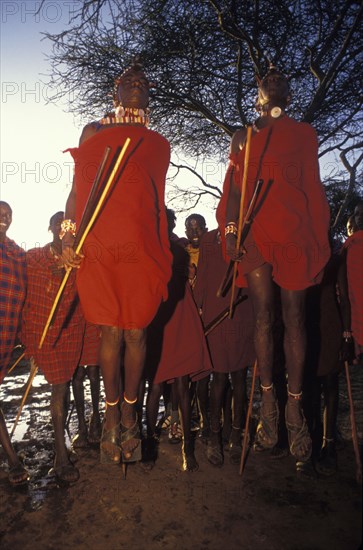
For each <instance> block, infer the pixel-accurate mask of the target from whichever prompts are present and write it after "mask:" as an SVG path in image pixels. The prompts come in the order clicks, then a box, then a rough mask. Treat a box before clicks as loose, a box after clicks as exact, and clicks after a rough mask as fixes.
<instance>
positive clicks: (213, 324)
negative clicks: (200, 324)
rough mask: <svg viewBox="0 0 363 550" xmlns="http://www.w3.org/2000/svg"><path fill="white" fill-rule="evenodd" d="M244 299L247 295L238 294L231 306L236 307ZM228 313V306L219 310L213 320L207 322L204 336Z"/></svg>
mask: <svg viewBox="0 0 363 550" xmlns="http://www.w3.org/2000/svg"><path fill="white" fill-rule="evenodd" d="M246 299H247V296H246V295H245V294H243V295H241V296H239V297H238V298H237V300H236V301H235V303H234V304H233V308H234V309H236V307H237V306H238V305H239V304H240V303H241V302H243V301H244V300H246ZM228 313H229V306H228V307H226V308H225V309H224V310H223V311H221V313H220V314H219V315H217V317H215V318H214V319H213V321H211V322H210V323H208V325H207V326H206V327H205V329H204V336H208V334H210V333H211V332H212V331H213V330H214V329H215V328H216V327H217V326H218V325H220V324H221V322H222V321H224V319H226V318H227V317H228Z"/></svg>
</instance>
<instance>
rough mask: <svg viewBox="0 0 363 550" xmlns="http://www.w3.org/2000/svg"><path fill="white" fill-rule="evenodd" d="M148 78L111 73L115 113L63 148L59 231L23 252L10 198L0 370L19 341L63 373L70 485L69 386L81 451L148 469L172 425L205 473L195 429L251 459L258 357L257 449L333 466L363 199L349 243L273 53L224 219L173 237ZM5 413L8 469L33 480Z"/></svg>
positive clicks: (62, 477)
mask: <svg viewBox="0 0 363 550" xmlns="http://www.w3.org/2000/svg"><path fill="white" fill-rule="evenodd" d="M149 87H150V84H149V81H148V79H147V77H146V75H145V73H144V71H143V68H142V66H141V65H139V64H138V63H134V64H133V65H132V66H131V67H129V68H128V69H126V70H125V72H124V73H123V74H122V75H121V76H120V77H119V78H118V79H117V80H116V82H115V89H114V106H115V109H114V111H113V112H112V113H108V114H107V115H106V116H104V117H103V118H102V119H101V120H98V121H95V122H92V123H90V124H88V125H87V126H85V128H84V129H83V131H82V134H81V137H80V141H79V146H78V147H77V148H73V149H69V152H70V153H71V155H72V157H73V159H74V162H75V174H74V180H73V185H72V189H71V192H70V194H69V197H68V199H67V202H66V205H65V210H64V211H63V210H62V211H59V212H56V213H55V214H53V215H52V217H51V218H50V221H49V230H50V232H51V234H52V236H53V238H52V241H51V242H50V243H49V244H47V245H45V246H44V247H41V248H34V249H31V250H28V251H27V252H25V251H24V250H22V249H21V248H20V247H19V246H17V244H16V243H15V242H14V241H12V240H11V239H9V238H8V237H7V236H6V233H7V231H8V229H9V227H10V224H11V221H12V210H11V207H10V205H9V204H7V203H6V202H4V201H0V246H1V266H0V272H1V281H0V318H1V333H0V357H1V359H0V382H2V381H3V379H4V377H5V376H6V374H7V372H8V369H9V368H10V367H11V354H12V350H13V348H14V346H15V345H16V344H18V343H19V342H20V343H21V344H22V345H23V346H24V348H25V355H26V357H27V358H28V359H29V360H30V362H31V364H32V368H33V369H40V371H41V372H42V373H43V375H44V376H45V378H46V380H47V382H48V383H49V384H50V386H51V398H50V413H51V419H52V425H53V430H54V446H55V459H54V465H53V470H54V473H55V475H56V476H57V478H58V479H59V481H61V482H66V483H73V482H76V481H77V480H78V478H79V476H80V472H79V470H78V469H77V467H76V466H75V464H73V462H72V459H71V457H70V452H69V449H68V448H67V445H66V439H65V427H66V417H67V411H68V407H69V390H70V387H72V389H73V395H74V400H75V406H76V412H77V418H78V426H79V429H78V433H77V435H76V437H75V438H74V440H73V442H72V445H73V447H74V448H75V449H77V448H82V447H87V446H88V445H89V444H93V445H95V444H97V445H99V448H100V461H101V463H102V464H104V465H105V466H106V467H108V466H114V465H118V464H120V463H121V464H124V465H125V464H127V463H129V462H137V461H141V462H142V464H143V465H144V467H145V468H147V469H150V468H152V467H154V465H155V463H156V461H157V456H158V446H159V444H160V430H161V429H167V430H168V440H169V441H170V443H177V444H178V443H181V453H182V468H183V470H184V471H196V470H197V469H198V460H197V456H196V452H195V445H194V443H195V439H196V434H198V435H199V437H200V438H201V440H202V442H203V443H205V452H206V456H207V459H208V461H209V463H210V464H211V465H212V466H216V467H221V466H222V465H223V463H224V460H225V458H226V457H227V456H228V457H229V460H230V461H231V463H233V464H239V463H240V459H241V452H242V441H243V438H244V437H245V436H246V434H245V426H246V416H247V401H248V398H247V372H248V369H249V368H250V369H254V370H255V372H256V373H257V376H258V379H259V383H260V390H261V405H260V413H259V414H260V416H259V421H258V424H257V428H256V431H255V433H254V434H247V435H248V436H249V435H251V437H252V443H253V449H254V451H255V452H263V451H269V452H271V453H272V454H273V455H274V456H277V457H278V456H284V455H286V453H291V454H292V455H293V456H294V458H295V459H296V465H297V469H298V470H302V469H304V468H306V467H309V466H311V465H312V464H313V465H314V467H316V469H317V470H319V472H321V473H322V474H323V475H332V474H334V472H335V471H336V469H337V456H336V439H337V414H338V395H339V392H338V389H339V373H340V372H341V369H342V365H343V364H344V361H349V362H352V361H353V360H355V361H357V362H361V361H362V353H363V318H362V315H363V308H362V304H363V295H362V288H363V287H362V284H361V283H362V275H363V254H362V252H363V202H359V203H358V204H357V205H356V207H355V209H354V213H353V214H352V216H351V217H350V220H349V229H348V235H349V236H348V238H347V240H346V241H345V243H344V244H343V245H339V244H337V243H333V242H332V239H331V238H330V235H329V225H330V210H329V206H328V202H327V199H326V196H325V193H324V188H323V185H322V183H321V181H320V177H319V166H318V142H317V136H316V133H315V131H314V130H313V128H312V127H311V126H310V125H309V124H306V123H300V122H297V121H295V120H293V119H292V118H290V117H289V116H288V115H287V113H286V110H287V108H288V104H289V101H290V96H291V92H290V89H289V85H288V80H287V78H286V77H285V76H284V75H283V74H282V73H281V72H280V71H279V70H277V69H276V68H274V67H271V68H270V69H269V70H268V72H267V74H266V76H265V77H264V78H263V79H262V80H260V81H258V99H257V103H256V108H257V111H258V118H257V120H256V121H255V123H254V124H253V126H249V127H247V128H242V129H240V130H238V131H237V132H236V133H235V134H234V136H233V137H232V141H231V148H230V158H229V166H228V169H227V172H226V176H225V181H224V185H223V192H222V196H221V199H220V202H219V205H218V208H217V212H216V217H217V224H216V228H213V229H212V230H211V231H208V228H207V227H206V222H205V219H204V218H203V216H201V215H200V214H197V213H193V214H191V215H189V216H188V217H187V219H186V220H185V233H186V237H183V238H180V237H178V236H177V235H176V234H175V233H174V231H173V230H174V228H175V222H176V217H175V213H174V211H173V210H171V209H168V208H166V206H165V199H164V195H165V179H166V174H167V170H168V166H169V160H170V145H169V143H168V141H167V140H166V139H165V138H164V137H163V136H161V135H160V134H159V133H157V132H155V131H153V130H150V129H149V128H148V124H149ZM126 143H129V146H128V149H126V153H125V155H124V157H123V159H122V161H121V164H120V165H119V166H118V168H117V171H116V173H115V181H114V183H113V185H112V186H111V188H110V190H109V191H108V194H107V196H106V199H105V201H104V202H103V204H102V207H101V208H100V211H99V213H98V216H97V217H96V219H95V221H94V222H93V224H92V225H91V226H90V228H89V231H88V233H87V236H86V238H85V240H84V243H83V246H82V248H81V249H80V250H78V249H77V238H78V237H79V235H78V231H80V228H81V227H82V223H83V221H84V216H85V213H86V212H88V210H89V209H90V208H91V210H92V209H93V210H94V209H95V207H96V205H97V202H94V203H92V202H90V197H97V199H94V200H99V197H100V195H101V191H102V189H101V188H100V185H101V184H99V188H98V189H97V188H96V193H95V194H94V193H93V191H94V189H95V188H94V182H96V183H97V177H98V175H97V174H98V173H97V167H98V166H101V165H102V163H104V173H107V174H111V173H112V170H113V169H114V160H113V159H114V158H115V154H116V153H117V152H118V151H119V149H120V148H121V147H122V146H123V145H124V144H126ZM107 150H109V151H111V157H112V155H113V159H111V157H110V155H108V154H107V155H106V153H105V152H106V151H107ZM257 183H258V185H259V187H258V189H257V186H256V185H257ZM77 250H78V251H77ZM65 277H66V278H67V283H66V285H65V286H64V290H63V293H62V296H61V298H60V299H59V301H58V302H57V307H56V308H55V312H54V317H53V320H52V322H51V323H50V325H49V328H48V330H47V332H46V334H45V337H44V329H45V326H46V324H47V319H48V315H49V313H50V311H51V310H52V307H53V306H54V304H55V299H56V296H57V293H58V289H59V287H60V285H61V283H62V281H63V280H64V278H65ZM222 281H223V283H224V284H223V288H221V282H222ZM42 337H44V341H43V342H42V345H40V342H41V339H42ZM86 376H88V378H89V381H90V387H91V399H92V414H91V417H90V419H89V422H88V421H87V419H86V417H85V403H84V379H85V377H86ZM101 384H102V385H103V389H104V394H105V413H104V415H103V418H101V415H100V411H99V401H100V388H101ZM145 393H146V394H147V395H146V427H144V426H143V425H142V422H141V420H142V412H143V411H142V409H143V404H144V396H145ZM322 395H323V398H324V416H323V430H321V429H320V426H321V419H320V415H321V405H320V399H321V396H322ZM161 398H163V400H164V405H165V415H164V418H163V419H162V422H158V415H159V408H160V400H161ZM0 412H1V414H0V442H1V445H2V447H3V450H4V452H5V454H6V457H7V460H8V464H9V481H10V483H11V484H13V485H19V484H23V483H26V482H27V481H28V479H29V473H28V472H27V470H26V468H25V466H24V465H23V464H22V462H21V461H20V459H19V458H18V456H17V454H16V452H15V450H14V447H13V445H12V443H11V438H10V436H9V432H8V429H7V426H6V422H5V418H4V415H3V413H2V411H1V409H0ZM315 445H316V446H317V450H315Z"/></svg>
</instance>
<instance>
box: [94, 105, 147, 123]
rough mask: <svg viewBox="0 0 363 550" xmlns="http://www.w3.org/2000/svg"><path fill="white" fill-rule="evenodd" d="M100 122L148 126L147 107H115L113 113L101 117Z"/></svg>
mask: <svg viewBox="0 0 363 550" xmlns="http://www.w3.org/2000/svg"><path fill="white" fill-rule="evenodd" d="M100 124H142V125H143V126H146V127H148V126H149V109H145V110H144V109H136V108H134V107H122V106H121V105H119V106H118V107H116V110H115V114H114V115H109V116H106V117H104V118H101V120H100Z"/></svg>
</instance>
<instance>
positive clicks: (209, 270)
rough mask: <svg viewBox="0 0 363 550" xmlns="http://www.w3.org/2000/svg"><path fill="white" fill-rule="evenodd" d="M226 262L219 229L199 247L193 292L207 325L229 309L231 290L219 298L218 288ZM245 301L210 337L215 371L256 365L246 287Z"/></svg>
mask: <svg viewBox="0 0 363 550" xmlns="http://www.w3.org/2000/svg"><path fill="white" fill-rule="evenodd" d="M225 272H226V264H225V262H224V260H223V256H222V246H221V244H219V243H218V238H217V230H216V229H215V230H213V231H208V233H205V235H203V239H202V240H201V243H200V247H199V261H198V275H197V279H196V283H195V287H194V289H193V295H194V298H195V301H196V304H197V306H198V308H201V309H202V320H203V323H204V326H205V327H206V326H207V325H208V323H211V322H212V321H214V320H215V319H216V318H217V316H218V315H219V314H220V313H221V312H222V311H224V310H225V309H226V308H229V305H230V301H231V292H230V289H229V291H228V292H227V294H226V295H225V296H222V297H220V298H217V290H218V288H219V286H220V284H221V282H222V280H223V278H224V275H225ZM244 295H245V296H246V300H244V301H243V302H242V303H240V304H239V305H238V306H237V307H236V309H235V312H234V315H233V318H232V319H229V318H227V319H224V320H223V321H222V322H221V323H220V324H219V325H218V326H217V327H216V328H215V329H213V330H212V331H211V332H210V334H209V335H208V336H207V341H208V347H209V351H210V354H211V359H212V363H213V368H214V370H215V371H216V372H222V373H228V372H234V371H237V370H240V369H242V368H246V367H248V366H251V365H253V363H254V361H255V358H256V355H255V348H254V344H253V336H254V326H255V318H254V314H253V308H252V304H251V299H250V298H248V293H247V291H246V290H245V291H244Z"/></svg>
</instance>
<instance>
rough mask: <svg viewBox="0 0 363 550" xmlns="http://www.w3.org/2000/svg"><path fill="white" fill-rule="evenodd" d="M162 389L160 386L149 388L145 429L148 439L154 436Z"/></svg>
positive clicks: (155, 385) (152, 385)
mask: <svg viewBox="0 0 363 550" xmlns="http://www.w3.org/2000/svg"><path fill="white" fill-rule="evenodd" d="M162 389H163V385H162V384H151V385H150V386H149V391H148V394H147V399H146V427H147V436H148V437H153V436H154V435H155V428H156V423H157V419H158V411H159V403H160V397H161V394H162Z"/></svg>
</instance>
